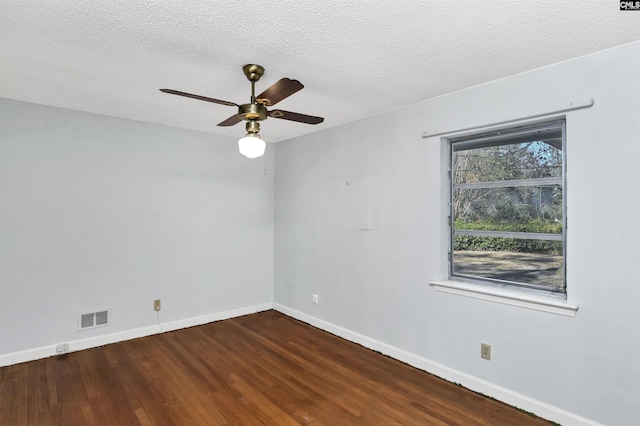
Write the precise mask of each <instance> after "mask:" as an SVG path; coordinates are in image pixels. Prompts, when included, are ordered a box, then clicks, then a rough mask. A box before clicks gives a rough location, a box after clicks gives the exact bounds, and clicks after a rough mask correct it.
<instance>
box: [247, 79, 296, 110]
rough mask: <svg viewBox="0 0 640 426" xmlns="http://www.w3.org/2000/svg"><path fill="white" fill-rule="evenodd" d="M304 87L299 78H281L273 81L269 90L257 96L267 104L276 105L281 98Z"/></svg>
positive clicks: (260, 101) (257, 98)
mask: <svg viewBox="0 0 640 426" xmlns="http://www.w3.org/2000/svg"><path fill="white" fill-rule="evenodd" d="M303 87H304V86H303V85H302V83H300V82H299V81H298V80H291V79H290V78H281V79H280V80H278V81H276V82H275V83H273V85H271V87H269V88H268V89H267V90H265V91H264V92H262V93H260V94H259V95H258V96H256V101H258V102H259V103H261V104H262V105H265V106H271V105H275V104H277V103H278V102H280V101H281V100H283V99H285V98H288V97H289V96H291V95H293V94H294V93H296V92H297V91H298V90H300V89H302V88H303Z"/></svg>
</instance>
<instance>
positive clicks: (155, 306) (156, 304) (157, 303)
mask: <svg viewBox="0 0 640 426" xmlns="http://www.w3.org/2000/svg"><path fill="white" fill-rule="evenodd" d="M153 310H154V311H159V310H160V299H156V300H154V301H153Z"/></svg>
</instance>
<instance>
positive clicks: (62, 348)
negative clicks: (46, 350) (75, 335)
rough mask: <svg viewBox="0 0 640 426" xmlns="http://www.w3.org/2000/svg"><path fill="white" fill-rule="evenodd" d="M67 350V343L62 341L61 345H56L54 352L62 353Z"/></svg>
mask: <svg viewBox="0 0 640 426" xmlns="http://www.w3.org/2000/svg"><path fill="white" fill-rule="evenodd" d="M66 352H69V344H68V343H63V344H61V345H58V346H56V353H57V354H58V355H62V354H63V353H66Z"/></svg>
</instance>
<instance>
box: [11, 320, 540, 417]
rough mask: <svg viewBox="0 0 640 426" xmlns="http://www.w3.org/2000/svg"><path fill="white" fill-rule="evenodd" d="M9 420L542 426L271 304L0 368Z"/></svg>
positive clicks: (502, 405)
mask: <svg viewBox="0 0 640 426" xmlns="http://www.w3.org/2000/svg"><path fill="white" fill-rule="evenodd" d="M0 424H2V425H4V426H8V425H39V426H40V425H62V424H65V425H306V424H312V425H332V426H333V425H397V424H401V425H465V426H466V425H518V426H520V425H543V424H544V425H549V422H547V421H545V420H543V419H540V418H536V417H533V416H531V415H528V414H526V413H523V412H521V411H519V410H516V409H515V408H512V407H509V406H507V405H505V404H502V403H500V402H497V401H494V400H491V399H488V398H485V397H483V396H481V395H478V394H475V393H473V392H470V391H468V390H466V389H464V388H462V387H460V386H457V385H455V384H452V383H449V382H446V381H444V380H441V379H438V378H437V377H435V376H432V375H430V374H428V373H425V372H423V371H420V370H417V369H415V368H412V367H410V366H408V365H406V364H403V363H401V362H398V361H395V360H393V359H390V358H388V357H385V356H383V355H380V354H378V353H376V352H373V351H370V350H368V349H365V348H363V347H361V346H359V345H356V344H353V343H350V342H347V341H345V340H343V339H340V338H338V337H336V336H333V335H331V334H329V333H325V332H323V331H320V330H318V329H315V328H313V327H311V326H309V325H307V324H304V323H301V322H299V321H296V320H294V319H292V318H289V317H287V316H285V315H282V314H280V313H278V312H275V311H267V312H262V313H257V314H253V315H247V316H244V317H239V318H234V319H230V320H225V321H219V322H215V323H211V324H207V325H203V326H198V327H192V328H188V329H184V330H179V331H174V332H169V333H163V334H158V335H155V336H150V337H145V338H142V339H136V340H130V341H127V342H121V343H116V344H113V345H108V346H103V347H100V348H96V349H90V350H86V351H80V352H75V353H70V354H67V355H62V356H57V357H51V358H47V359H43V360H38V361H33V362H28V363H24V364H18V365H14V366H9V367H4V368H1V369H0Z"/></svg>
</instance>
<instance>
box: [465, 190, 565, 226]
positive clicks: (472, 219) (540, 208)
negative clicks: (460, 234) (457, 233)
mask: <svg viewBox="0 0 640 426" xmlns="http://www.w3.org/2000/svg"><path fill="white" fill-rule="evenodd" d="M453 197H454V202H453V217H454V219H455V225H456V229H478V230H494V231H516V232H542V233H558V234H561V233H562V187H561V186H559V185H553V186H542V187H536V186H520V187H504V188H455V187H454V190H453Z"/></svg>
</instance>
